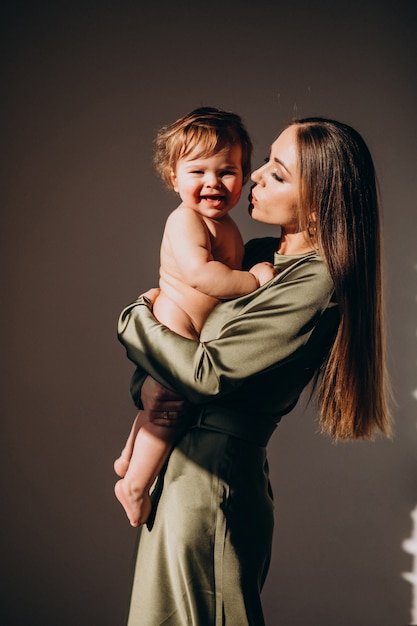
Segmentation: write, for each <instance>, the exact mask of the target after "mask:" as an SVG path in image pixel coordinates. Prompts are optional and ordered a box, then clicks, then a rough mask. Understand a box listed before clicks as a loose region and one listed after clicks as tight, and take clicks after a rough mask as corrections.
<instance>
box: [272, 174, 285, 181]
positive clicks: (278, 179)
mask: <svg viewBox="0 0 417 626" xmlns="http://www.w3.org/2000/svg"><path fill="white" fill-rule="evenodd" d="M272 178H275V180H277V181H278V182H279V183H283V182H284V179H283V178H281V176H278V174H277V173H276V172H272Z"/></svg>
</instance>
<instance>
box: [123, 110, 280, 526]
mask: <svg viewBox="0 0 417 626" xmlns="http://www.w3.org/2000/svg"><path fill="white" fill-rule="evenodd" d="M251 153H252V143H251V141H250V138H249V136H248V133H247V131H246V129H245V127H244V125H243V123H242V120H241V118H240V117H239V116H238V115H236V114H234V113H230V112H227V111H223V110H219V109H215V108H208V107H204V108H199V109H196V110H194V111H192V112H191V113H189V114H187V115H185V116H183V117H181V118H180V119H178V120H177V121H176V122H174V123H173V124H171V125H169V126H166V127H163V128H162V129H161V130H160V131H159V133H158V134H157V137H156V141H155V156H154V164H155V167H156V170H157V172H158V173H159V174H160V176H161V178H162V180H163V181H164V182H165V183H166V184H167V185H168V187H169V188H171V189H173V190H174V191H176V192H177V193H178V194H179V196H180V198H181V204H180V205H179V206H178V207H177V208H176V209H175V210H174V211H173V212H172V213H171V214H170V215H169V217H168V219H167V222H166V225H165V230H164V234H163V238H162V243H161V257H160V259H161V264H160V281H159V287H160V292H159V295H158V297H157V299H156V302H155V304H154V307H153V313H154V315H155V317H156V318H157V319H158V320H159V321H160V322H161V323H162V324H164V325H165V326H167V327H168V328H170V329H171V330H173V331H174V332H176V333H178V334H179V335H182V336H184V337H188V338H190V339H198V338H199V335H200V332H201V329H202V327H203V324H204V322H205V320H206V319H207V317H208V315H209V314H210V312H211V311H212V310H213V309H214V307H215V306H216V305H217V304H218V303H219V301H220V300H223V299H231V298H236V297H238V296H242V295H245V294H247V293H250V292H251V291H254V290H255V289H257V288H258V287H260V286H261V285H263V284H264V283H266V282H268V281H269V280H271V279H272V278H273V277H274V276H275V274H276V272H275V269H274V267H273V265H272V264H270V263H258V264H257V265H255V266H254V267H252V268H251V269H250V271H249V272H244V271H242V270H241V267H242V259H243V253H244V245H243V241H242V237H241V234H240V232H239V229H238V227H237V225H236V224H235V222H234V221H233V220H232V218H231V217H230V216H229V211H230V210H231V209H232V208H233V207H234V206H235V205H236V204H237V202H238V201H239V198H240V195H241V192H242V186H243V184H244V183H245V182H246V181H247V179H248V177H249V174H250V168H251ZM171 430H172V429H169V428H164V427H162V426H157V425H155V424H153V423H152V422H150V421H149V420H148V418H147V416H146V412H145V411H139V413H138V415H137V416H136V419H135V422H134V424H133V427H132V430H131V432H130V435H129V438H128V440H127V442H126V445H125V447H124V449H123V451H122V453H121V456H120V457H119V459H117V460H116V461H115V464H114V467H115V471H116V473H117V474H118V475H119V476H120V477H121V480H119V481H118V482H117V483H116V486H115V493H116V496H117V498H118V499H119V501H120V502H121V504H122V505H123V507H124V509H125V511H126V514H127V516H128V518H129V520H130V523H131V525H132V526H139V525H141V524H143V523H144V522H145V521H146V519H147V518H148V516H149V513H150V511H151V500H150V496H149V489H150V488H151V486H152V483H153V482H154V480H155V478H156V477H157V475H158V473H159V472H160V470H161V469H162V467H163V465H164V463H165V461H166V460H167V458H168V456H169V453H170V451H171V449H172V446H173V445H174V443H175V441H174V440H173V439H172V437H173V435H172V434H171V432H170V431H171Z"/></svg>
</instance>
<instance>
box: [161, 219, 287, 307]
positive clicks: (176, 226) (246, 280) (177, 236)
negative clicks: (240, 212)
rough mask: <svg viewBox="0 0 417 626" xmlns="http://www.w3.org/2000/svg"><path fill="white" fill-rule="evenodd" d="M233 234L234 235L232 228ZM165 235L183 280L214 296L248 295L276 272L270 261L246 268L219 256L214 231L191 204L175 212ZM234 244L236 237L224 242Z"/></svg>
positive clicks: (226, 244)
mask: <svg viewBox="0 0 417 626" xmlns="http://www.w3.org/2000/svg"><path fill="white" fill-rule="evenodd" d="M223 219H226V218H223ZM230 234H231V236H233V230H232V229H230ZM165 235H166V237H167V239H168V241H169V243H170V249H171V252H172V255H173V257H174V261H175V264H176V266H177V268H178V270H179V273H180V275H181V277H182V280H183V281H184V282H186V283H187V284H188V285H190V286H191V287H193V288H194V289H197V290H198V291H200V292H202V293H205V294H207V295H209V296H212V297H214V298H218V299H225V298H227V299H229V298H230V299H231V298H236V297H238V296H242V295H245V294H247V293H250V292H251V291H254V290H255V289H257V288H258V287H259V286H261V285H263V284H264V283H266V282H267V281H269V280H270V279H271V278H273V277H274V276H275V274H276V272H275V270H274V268H273V266H272V264H270V263H259V264H258V265H256V266H254V268H251V270H250V271H249V272H245V271H242V270H240V269H233V268H231V267H229V266H228V265H226V263H222V262H221V261H218V260H216V259H215V258H214V257H213V253H212V241H211V237H210V231H209V229H208V227H207V225H206V223H205V222H204V219H203V218H202V217H201V215H199V214H198V213H197V212H196V211H194V210H192V209H189V208H187V207H179V208H178V209H176V210H175V211H174V212H173V213H171V215H170V216H169V218H168V220H167V225H166V230H165ZM234 244H235V242H233V241H225V242H224V246H225V247H227V246H228V245H230V246H233V245H234ZM261 266H262V267H261ZM165 277H166V276H165V274H164V267H162V269H161V279H162V280H164V278H165ZM168 281H169V278H168Z"/></svg>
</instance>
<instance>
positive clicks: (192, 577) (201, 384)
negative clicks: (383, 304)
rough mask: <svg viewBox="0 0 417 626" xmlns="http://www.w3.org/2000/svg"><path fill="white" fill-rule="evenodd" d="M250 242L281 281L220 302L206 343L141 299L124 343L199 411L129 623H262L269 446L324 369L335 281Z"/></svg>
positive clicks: (157, 506) (166, 484)
mask: <svg viewBox="0 0 417 626" xmlns="http://www.w3.org/2000/svg"><path fill="white" fill-rule="evenodd" d="M277 246H278V240H275V239H272V238H266V239H261V240H255V241H253V242H251V243H250V245H249V246H248V248H247V256H246V265H247V267H250V266H251V265H253V264H254V263H256V262H258V261H260V260H271V261H272V260H273V262H274V265H275V266H276V268H277V269H278V272H279V273H278V275H277V277H275V278H274V279H273V280H272V281H270V282H269V283H267V284H266V285H264V286H263V287H261V288H260V289H258V290H257V291H255V292H254V293H252V294H249V295H247V296H244V297H241V298H237V299H236V300H231V301H227V302H223V303H221V304H219V305H218V306H217V307H216V309H215V310H214V311H213V313H212V314H211V315H210V317H209V319H208V320H207V322H206V324H205V326H204V328H203V331H202V333H201V337H200V342H195V341H192V340H190V339H186V338H183V337H180V336H179V335H176V334H175V333H172V332H171V331H169V330H168V329H167V328H166V327H164V326H162V325H161V324H159V323H158V322H157V321H156V320H155V318H154V317H153V315H152V313H151V311H150V307H149V302H147V300H146V299H145V298H139V299H138V300H137V301H135V302H134V303H132V304H131V305H129V306H128V307H127V308H126V309H124V311H123V312H122V314H121V316H120V319H119V329H118V330H119V338H120V341H121V342H122V343H123V345H124V346H125V347H126V351H127V355H128V357H129V358H130V359H131V360H132V361H133V362H134V363H135V364H136V365H137V366H138V369H137V370H136V373H135V376H134V378H133V381H132V387H131V391H132V396H133V398H134V400H135V402H136V404H137V405H138V406H140V400H139V393H140V387H141V384H142V382H143V379H144V377H145V376H146V372H147V373H149V374H150V375H151V376H153V377H154V378H155V379H157V380H159V381H160V382H161V383H163V384H164V385H165V386H167V387H170V388H172V389H175V390H176V391H178V392H181V393H183V394H184V395H185V396H186V397H187V398H188V399H189V400H190V401H191V402H193V403H194V404H195V405H196V412H197V421H196V426H194V427H193V428H191V429H190V430H189V431H188V432H187V433H186V434H185V435H184V436H183V437H182V438H181V440H180V441H179V443H178V444H177V446H176V447H175V449H174V450H173V452H172V454H171V456H170V458H169V461H168V463H167V466H166V469H165V471H164V472H163V473H162V474H161V475H160V477H159V479H158V481H157V484H156V487H155V490H154V492H153V496H152V497H153V504H154V506H153V512H152V514H151V517H150V519H149V520H148V523H147V525H146V526H144V527H142V529H141V530H140V531H139V533H140V534H139V543H138V551H137V558H136V564H135V571H134V579H133V587H132V594H131V603H130V609H129V618H128V626H162V625H164V626H223V625H225V626H249V625H250V626H263V624H264V618H263V613H262V607H261V601H260V592H261V589H262V585H263V583H264V580H265V576H266V574H267V570H268V566H269V560H270V554H271V544H272V530H273V501H272V494H271V489H270V485H269V480H268V465H267V458H266V445H267V442H268V439H269V437H270V436H271V434H272V432H273V430H274V429H275V427H276V425H277V423H278V422H279V420H280V419H281V417H282V415H284V414H285V413H288V412H289V411H290V410H291V409H292V408H293V406H294V405H295V403H296V402H297V399H298V397H299V395H300V393H301V391H302V389H303V388H304V387H305V385H306V384H307V383H308V382H309V381H310V380H311V378H312V376H313V375H314V372H315V371H317V369H318V368H319V367H320V365H321V363H322V361H323V358H324V357H325V355H326V353H327V351H328V347H329V345H330V343H331V341H332V339H333V337H334V333H335V330H336V328H337V324H338V309H337V305H336V303H335V300H334V290H333V285H332V281H331V279H330V276H329V274H328V271H327V269H326V266H325V264H324V263H323V261H322V260H321V258H320V257H319V256H318V254H316V253H314V252H313V253H309V254H305V255H299V256H283V255H278V254H276V253H274V250H276V249H277Z"/></svg>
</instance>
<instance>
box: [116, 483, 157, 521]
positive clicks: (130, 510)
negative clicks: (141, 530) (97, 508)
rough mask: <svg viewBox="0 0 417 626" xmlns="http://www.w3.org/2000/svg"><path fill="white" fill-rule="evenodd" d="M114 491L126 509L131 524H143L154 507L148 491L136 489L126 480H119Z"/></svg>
mask: <svg viewBox="0 0 417 626" xmlns="http://www.w3.org/2000/svg"><path fill="white" fill-rule="evenodd" d="M114 493H115V494H116V498H117V499H118V500H119V502H120V504H121V505H122V506H123V508H124V510H125V511H126V515H127V517H128V519H129V522H130V524H131V526H134V527H136V526H141V525H142V524H144V523H145V522H146V520H147V519H148V517H149V514H150V512H151V508H152V504H151V499H150V497H149V494H148V493H143V491H142V490H141V491H140V492H138V491H135V489H134V487H131V486H130V485H129V484H128V483H127V481H126V480H118V481H117V483H116V485H115V487H114Z"/></svg>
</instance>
